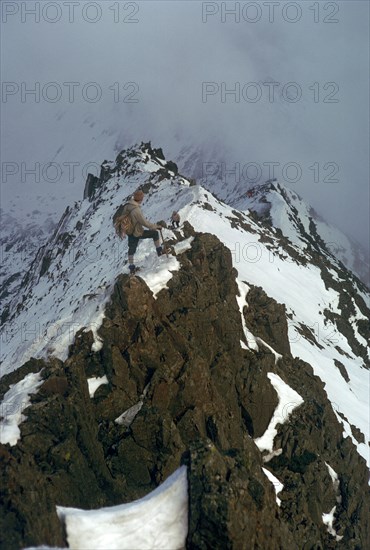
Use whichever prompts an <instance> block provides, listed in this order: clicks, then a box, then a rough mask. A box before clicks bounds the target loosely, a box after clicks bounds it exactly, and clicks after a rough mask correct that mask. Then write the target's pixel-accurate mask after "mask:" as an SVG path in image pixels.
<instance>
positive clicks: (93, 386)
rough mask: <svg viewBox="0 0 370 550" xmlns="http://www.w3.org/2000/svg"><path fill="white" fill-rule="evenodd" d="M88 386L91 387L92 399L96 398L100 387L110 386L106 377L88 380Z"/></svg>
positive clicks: (94, 377)
mask: <svg viewBox="0 0 370 550" xmlns="http://www.w3.org/2000/svg"><path fill="white" fill-rule="evenodd" d="M87 384H88V386H89V394H90V397H94V395H95V392H96V390H97V389H98V388H100V386H102V385H103V384H109V382H108V378H107V376H106V375H104V376H101V377H100V378H97V377H96V376H93V377H92V378H88V379H87Z"/></svg>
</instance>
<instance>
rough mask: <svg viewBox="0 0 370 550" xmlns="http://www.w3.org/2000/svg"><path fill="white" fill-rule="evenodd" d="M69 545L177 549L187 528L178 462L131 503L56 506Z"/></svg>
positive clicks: (183, 476) (98, 549) (104, 549)
mask: <svg viewBox="0 0 370 550" xmlns="http://www.w3.org/2000/svg"><path fill="white" fill-rule="evenodd" d="M57 513H58V516H59V519H60V520H62V521H64V522H65V525H66V531H67V541H68V545H69V547H70V548H75V549H78V550H91V548H94V550H132V549H133V548H135V550H163V549H164V548H171V549H173V550H180V549H181V548H184V547H185V544H186V537H187V532H188V483H187V470H186V466H181V467H180V468H179V469H178V470H176V471H175V472H174V473H173V474H172V475H171V476H170V477H169V478H167V480H166V481H165V482H164V483H162V485H160V486H159V487H158V488H157V489H155V490H154V491H152V492H151V493H150V494H149V495H147V496H145V497H144V498H141V499H140V500H136V501H134V502H131V503H127V504H121V505H119V506H112V507H109V508H100V509H98V510H79V509H77V508H65V507H62V506H57Z"/></svg>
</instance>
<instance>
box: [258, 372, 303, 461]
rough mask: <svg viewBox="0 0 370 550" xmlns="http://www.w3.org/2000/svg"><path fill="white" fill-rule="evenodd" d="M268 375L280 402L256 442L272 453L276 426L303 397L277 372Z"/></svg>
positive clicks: (284, 420)
mask: <svg viewBox="0 0 370 550" xmlns="http://www.w3.org/2000/svg"><path fill="white" fill-rule="evenodd" d="M267 376H268V378H269V379H270V381H271V384H272V385H273V387H274V388H275V390H276V392H277V394H278V398H279V403H278V406H277V407H276V409H275V412H274V414H273V417H272V418H271V420H270V424H269V425H268V427H267V430H266V431H265V433H264V434H263V435H262V436H261V437H257V438H256V439H255V440H254V442H255V444H256V445H257V447H258V448H259V450H260V451H261V452H262V451H269V452H270V453H272V451H273V446H274V438H275V436H276V434H277V429H276V426H277V425H278V424H284V422H286V421H287V420H288V417H289V415H290V414H291V413H292V412H293V410H294V409H296V408H297V407H299V405H301V404H302V403H303V399H302V397H301V396H300V395H299V394H298V393H297V392H296V391H295V390H293V389H292V388H291V387H290V386H288V384H286V383H285V382H284V380H282V379H281V378H280V376H278V375H277V374H274V373H272V372H269V373H268V374H267Z"/></svg>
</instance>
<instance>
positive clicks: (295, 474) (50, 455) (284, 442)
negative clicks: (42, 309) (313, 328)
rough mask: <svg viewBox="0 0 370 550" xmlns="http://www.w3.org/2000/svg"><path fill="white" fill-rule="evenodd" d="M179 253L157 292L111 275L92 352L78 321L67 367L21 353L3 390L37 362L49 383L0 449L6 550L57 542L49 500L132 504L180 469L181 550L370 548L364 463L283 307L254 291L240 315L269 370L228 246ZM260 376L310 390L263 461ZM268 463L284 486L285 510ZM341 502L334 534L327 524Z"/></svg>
mask: <svg viewBox="0 0 370 550" xmlns="http://www.w3.org/2000/svg"><path fill="white" fill-rule="evenodd" d="M186 231H188V232H189V235H190V234H191V232H192V229H191V227H190V226H185V232H186ZM179 261H180V262H181V269H179V271H177V272H175V273H174V274H173V277H172V279H171V280H170V281H169V282H168V285H167V286H168V288H166V289H163V290H161V291H160V293H159V294H158V295H157V298H154V297H153V295H152V292H151V291H150V289H149V288H148V287H147V285H146V284H145V282H144V281H143V280H142V279H140V277H134V278H130V277H128V276H127V275H121V276H119V277H118V279H117V281H116V285H115V287H114V291H113V293H112V296H111V301H110V303H109V305H108V306H107V308H106V316H105V319H104V321H103V324H102V326H101V328H100V330H99V335H100V337H101V339H102V341H103V346H102V349H101V350H100V351H98V352H93V351H91V350H92V343H93V335H92V333H91V332H83V331H80V332H79V333H78V334H77V336H76V339H75V342H74V343H73V345H72V346H71V347H70V350H69V357H68V359H67V360H66V361H65V362H62V361H60V360H56V359H52V360H49V361H43V360H30V361H28V362H27V363H26V364H25V365H24V366H23V367H22V368H21V369H19V370H17V371H16V372H14V373H12V374H10V375H7V376H5V377H3V378H2V379H1V380H0V398H2V396H3V395H4V394H5V393H6V391H7V390H8V389H9V385H10V384H14V383H16V382H17V381H19V380H21V379H22V378H23V377H24V376H25V375H26V374H28V373H30V372H39V371H40V370H41V369H42V376H43V378H44V380H45V381H44V383H43V385H42V386H41V388H40V390H39V392H38V393H37V394H36V395H34V396H33V398H32V404H31V406H30V407H28V408H27V409H26V410H25V411H24V414H25V416H26V417H27V420H26V421H24V422H23V423H22V424H21V426H20V429H21V439H20V440H19V441H18V443H17V445H15V446H13V447H10V446H9V445H0V459H1V462H2V465H1V470H0V477H1V487H2V494H3V500H2V503H1V512H0V533H1V534H0V537H1V542H0V546H1V547H2V548H7V549H10V550H11V549H19V548H21V547H22V546H27V545H37V544H49V545H65V544H66V541H65V533H64V532H63V528H62V526H61V524H60V522H59V520H58V518H57V515H56V511H55V505H56V504H58V505H62V506H72V507H79V508H86V509H91V508H97V507H101V506H108V505H113V504H118V503H121V502H127V501H131V500H133V499H136V498H139V497H141V496H144V495H145V494H147V493H148V492H149V491H151V490H152V489H154V488H155V487H157V486H158V484H159V483H161V482H162V481H163V480H164V479H166V478H167V477H168V476H169V475H170V474H171V473H172V472H173V471H174V470H175V469H176V468H177V467H178V466H179V465H180V464H181V463H183V464H187V465H188V478H189V496H190V510H189V512H190V520H189V534H188V543H187V547H188V548H189V549H190V548H191V549H207V548H212V549H220V550H221V549H222V550H224V549H227V548H230V549H231V548H233V549H247V548H248V549H249V548H261V549H264V550H266V549H271V550H273V549H278V548H289V549H297V550H298V549H299V550H301V549H307V550H308V549H324V548H325V549H328V548H329V549H330V548H343V549H348V548H353V549H360V548H366V544H367V542H368V541H369V524H368V517H367V512H368V509H369V493H368V487H367V469H366V466H365V462H364V461H363V460H362V459H361V458H360V457H359V455H358V454H357V452H356V451H355V448H354V446H353V445H352V443H351V442H350V441H349V439H345V440H344V439H343V436H342V428H341V426H340V424H339V423H338V421H337V419H336V416H335V415H334V412H333V410H332V408H331V405H330V404H329V402H328V400H327V397H326V394H325V391H324V388H323V383H322V382H321V381H320V380H319V379H318V378H317V377H315V376H314V374H313V371H312V368H311V367H310V365H308V364H307V363H304V362H303V361H301V360H298V359H296V358H293V357H292V355H291V353H290V348H289V341H288V336H287V323H286V318H285V314H284V308H283V306H281V305H279V304H277V303H276V302H275V301H274V300H272V299H271V298H269V297H268V296H266V295H265V294H264V293H263V291H261V289H258V288H256V287H254V288H252V289H251V291H250V293H249V294H248V296H247V300H248V306H249V307H248V308H244V312H243V314H244V316H245V321H246V323H247V326H248V328H249V329H250V330H251V331H252V332H253V333H254V334H255V335H257V336H260V338H262V339H263V340H264V341H265V342H266V343H267V344H268V345H270V346H271V347H273V348H274V349H275V350H276V351H277V352H279V353H280V354H281V355H282V358H281V359H280V360H279V361H278V362H277V363H276V364H275V356H274V354H273V353H272V352H271V351H270V350H269V349H268V348H267V347H264V346H263V345H261V346H260V349H259V351H257V352H256V351H251V350H248V349H244V348H243V347H241V345H240V341H241V340H243V338H244V335H243V327H242V319H241V312H240V310H239V307H238V304H237V301H236V296H237V294H238V287H237V284H236V280H235V277H236V275H237V273H236V271H235V270H234V269H233V267H232V261H231V254H230V252H229V251H228V249H227V248H226V247H225V246H224V245H222V243H221V242H220V241H219V240H218V239H217V238H216V237H215V236H213V235H209V234H195V236H194V240H193V242H192V245H191V249H189V250H187V251H186V252H185V253H183V254H182V255H181V256H179ZM269 372H274V373H276V374H277V375H279V376H280V377H281V378H282V379H283V380H284V381H285V382H286V383H287V384H289V386H291V388H293V389H294V390H295V391H296V392H298V393H299V394H300V395H301V396H302V398H303V399H304V403H303V404H302V405H301V406H300V407H298V408H297V409H294V411H293V412H292V414H291V415H290V416H289V421H287V422H285V423H284V424H280V425H278V427H277V435H276V437H275V442H274V449H276V450H279V451H278V452H277V453H275V456H273V457H272V458H271V457H267V458H266V457H263V456H262V454H261V452H260V451H259V450H258V448H257V446H256V444H255V442H254V440H253V439H254V438H256V437H259V436H261V435H262V434H263V433H264V432H265V430H266V428H267V426H268V425H269V422H270V420H271V417H272V416H273V413H274V411H275V408H276V406H277V404H278V396H277V393H276V391H275V390H274V388H273V386H272V385H271V383H270V381H269V379H268V377H267V373H269ZM102 376H106V377H107V379H108V384H104V385H101V386H100V387H99V388H98V389H97V390H96V392H95V394H94V396H93V397H92V398H91V397H90V396H89V391H88V382H87V380H88V379H89V378H91V377H102ZM135 405H138V406H137V407H136V409H131V412H132V414H131V416H130V415H126V418H125V420H124V421H121V422H120V423H117V422H116V419H117V418H118V417H120V416H121V415H122V413H123V412H125V411H127V410H128V409H130V408H131V407H134V406H135ZM133 411H134V412H133ZM135 412H136V415H135ZM268 459H269V460H268ZM264 461H265V463H264ZM326 463H327V464H329V465H330V466H331V467H332V468H333V469H334V470H335V472H336V473H337V474H338V478H339V485H338V487H336V486H335V485H334V484H333V482H332V479H331V477H330V475H329V472H328V467H327V465H326ZM262 466H265V467H266V468H267V469H268V470H270V471H271V472H272V473H273V474H274V475H275V476H276V477H277V478H278V479H279V480H280V481H281V482H282V483H283V485H284V489H283V490H282V492H280V493H279V497H280V499H281V506H280V507H279V506H278V505H277V503H276V498H275V492H274V487H273V485H272V483H271V482H270V481H269V479H268V478H267V476H266V475H265V473H264V472H263V470H262ZM334 506H336V512H335V521H334V524H333V527H334V529H335V531H336V534H337V537H338V539H339V537H342V539H341V540H336V536H335V535H333V534H330V533H328V531H327V528H326V526H325V525H324V523H323V521H322V514H324V513H328V512H329V511H330V510H331V509H332V508H333V507H334Z"/></svg>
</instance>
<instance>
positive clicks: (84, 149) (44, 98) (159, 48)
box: [2, 1, 369, 245]
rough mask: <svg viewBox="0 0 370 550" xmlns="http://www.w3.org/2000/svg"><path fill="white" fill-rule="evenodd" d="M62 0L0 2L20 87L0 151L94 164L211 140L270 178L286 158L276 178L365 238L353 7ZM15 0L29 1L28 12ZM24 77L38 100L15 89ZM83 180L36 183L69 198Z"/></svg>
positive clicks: (364, 93)
mask: <svg viewBox="0 0 370 550" xmlns="http://www.w3.org/2000/svg"><path fill="white" fill-rule="evenodd" d="M72 4H73V3H71V2H48V3H42V2H41V3H40V2H27V3H24V2H23V3H22V2H4V3H3V7H2V9H3V10H4V5H6V10H7V11H6V13H5V16H4V11H3V23H2V31H3V39H2V40H3V54H2V56H3V60H2V61H3V75H2V76H3V81H5V82H6V83H9V82H10V83H16V85H17V86H18V87H19V91H18V92H17V93H14V94H10V93H8V97H7V99H6V102H4V99H3V105H2V106H3V131H2V132H3V135H2V137H3V143H4V142H5V144H4V151H3V160H4V161H15V162H18V163H20V162H22V161H24V162H25V163H26V164H27V165H28V164H32V162H35V161H36V160H40V162H41V163H43V162H44V163H46V162H50V161H51V160H53V159H57V160H58V161H59V162H63V160H64V161H65V160H75V161H77V160H79V158H80V157H81V161H82V160H83V161H84V162H85V161H86V159H93V160H94V161H97V162H100V161H102V160H103V158H102V157H105V156H107V155H109V152H110V151H111V149H112V148H113V147H114V146H116V147H120V146H124V145H126V144H129V143H130V142H132V141H141V140H148V139H151V140H152V142H153V144H154V145H155V146H162V147H163V148H164V151H165V153H166V154H167V155H169V156H175V157H176V155H177V154H178V152H179V150H180V149H181V147H182V146H183V145H184V144H193V145H194V146H199V147H200V146H202V147H203V150H207V144H209V150H212V149H213V148H214V145H215V144H216V145H217V147H218V148H219V149H220V151H219V152H220V155H221V156H222V157H223V159H225V158H226V160H227V162H229V163H230V165H232V164H233V163H235V162H240V163H241V164H245V163H247V162H256V163H261V165H263V163H268V162H272V161H273V162H279V163H280V165H279V167H278V169H277V170H278V171H277V174H276V175H277V177H279V178H280V179H282V178H283V176H284V173H285V175H286V174H287V173H288V172H287V171H285V172H284V166H286V164H287V163H292V162H293V163H297V164H299V166H300V167H301V169H302V176H301V177H300V179H299V180H298V181H297V182H294V181H287V182H286V183H287V185H288V186H290V187H292V188H294V189H295V190H296V191H297V192H298V193H299V194H300V195H301V196H302V197H303V198H304V199H306V200H307V201H308V202H310V203H311V204H312V205H313V206H314V207H315V208H316V209H317V210H318V211H319V212H320V213H321V214H322V215H323V216H324V217H325V218H326V219H327V220H328V221H330V222H332V223H335V224H336V225H338V226H339V227H340V228H341V229H342V230H343V231H345V232H347V233H349V234H351V235H352V236H354V237H355V238H357V239H358V240H359V241H360V242H361V243H362V244H363V245H366V244H367V242H368V241H367V240H368V219H369V211H368V193H369V191H368V185H369V174H368V157H367V155H368V144H369V136H368V126H367V120H368V114H369V113H368V103H367V97H368V80H367V76H368V71H367V59H366V53H365V52H366V51H367V50H366V48H367V44H368V30H367V24H366V21H367V13H368V5H367V4H366V3H364V2H351V3H348V2H347V3H345V2H343V3H342V2H338V3H336V2H334V3H333V2H331V3H327V4H325V5H323V4H320V3H313V4H310V3H306V2H301V3H294V2H289V3H286V2H280V3H278V5H276V6H275V7H274V11H273V12H272V9H273V5H272V4H273V3H269V2H265V3H262V4H261V3H260V4H257V3H255V2H227V3H225V2H221V3H220V2H218V3H215V2H157V1H156V2H144V1H143V2H141V1H140V2H113V1H112V2H109V1H108V2H76V3H75V5H74V7H73V5H72ZM22 5H27V7H28V10H30V9H31V8H32V7H33V8H35V10H36V11H37V5H39V11H40V13H39V18H40V21H39V22H36V21H35V18H36V17H37V15H32V14H30V13H29V12H28V13H27V12H26V13H23V14H22ZM47 5H48V6H49V7H48V8H47V9H46V10H45V6H47ZM56 6H57V7H56ZM325 6H326V7H325ZM16 8H18V11H16ZM23 9H24V8H23ZM232 9H234V14H233V13H232ZM12 10H14V11H16V13H14V14H12V13H11V12H12ZM43 10H44V12H43ZM58 16H60V18H59V20H57V21H55V22H54V23H51V22H50V21H49V20H52V19H53V18H54V19H56V18H57V17H58ZM299 16H300V17H299ZM238 17H239V22H237V21H238ZM22 18H23V22H22ZM94 18H96V22H93V20H94ZM296 18H297V21H296V22H293V21H294V19H296ZM118 19H119V22H118ZM253 20H255V22H253ZM336 20H337V22H335V21H336ZM135 21H136V22H135ZM22 82H23V83H25V85H24V90H23V92H24V93H23V96H24V97H23V98H22V89H21V88H22ZM37 82H39V83H40V84H39V85H40V92H39V98H38V99H39V101H38V102H37V101H35V99H34V98H35V95H34V96H32V94H26V93H25V92H26V90H27V89H31V88H32V86H33V87H35V83H37ZM50 83H55V84H56V85H55V86H54V87H53V85H51V84H50ZM67 83H69V84H67ZM71 83H78V84H71ZM94 83H95V84H94ZM206 83H208V84H206ZM289 83H290V84H289ZM8 86H9V84H8ZM58 86H59V88H58ZM9 89H10V88H8V89H7V90H9ZM232 90H234V93H232ZM60 91H61V93H62V95H61V97H60V99H59V100H58V101H55V102H53V101H52V100H51V99H52V98H53V97H54V96H53V94H54V95H55V94H58V92H60ZM99 91H100V93H101V97H100V99H99V101H96V102H94V101H91V99H92V98H94V94H99ZM118 92H119V96H118ZM202 92H203V93H202ZM71 94H73V101H71ZM259 94H260V97H259ZM3 97H4V96H3ZM22 99H23V100H24V101H23V102H22ZM118 100H119V101H118ZM135 100H137V102H135ZM57 151H59V152H58V153H57ZM99 155H101V156H99ZM111 156H113V154H111ZM72 157H73V158H72ZM174 160H175V161H176V158H174ZM207 160H210V159H207V158H206V159H205V161H207ZM19 176H20V175H19V173H18V174H16V175H15V176H14V177H15V178H19ZM290 177H291V180H292V179H294V177H293V176H292V173H291V174H290ZM82 179H83V178H82ZM82 179H81V182H80V183H79V185H78V186H75V187H74V188H73V189H69V192H68V193H64V194H63V193H62V192H59V191H60V190H59V188H58V190H57V189H56V187H54V188H53V189H52V190H50V186H49V188H48V189H49V190H48V192H50V193H56V196H58V200H60V201H61V202H63V200H65V201H68V200H70V198H71V197H73V198H75V199H77V198H80V196H81V192H82V191H81V187H82V186H83V181H82ZM331 180H338V181H331ZM9 181H10V176H9V177H8V179H7V183H8V182H9ZM33 185H36V184H34V182H31V183H30V185H29V188H28V189H32V188H33V187H32V186H33ZM3 192H4V197H5V199H6V200H7V199H9V197H10V196H11V188H10V186H9V185H6V184H5V183H4V179H3ZM58 193H59V194H58ZM26 195H27V193H26V192H25V193H24V194H23V200H27V197H26ZM21 197H22V195H21ZM6 200H5V202H6Z"/></svg>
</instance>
